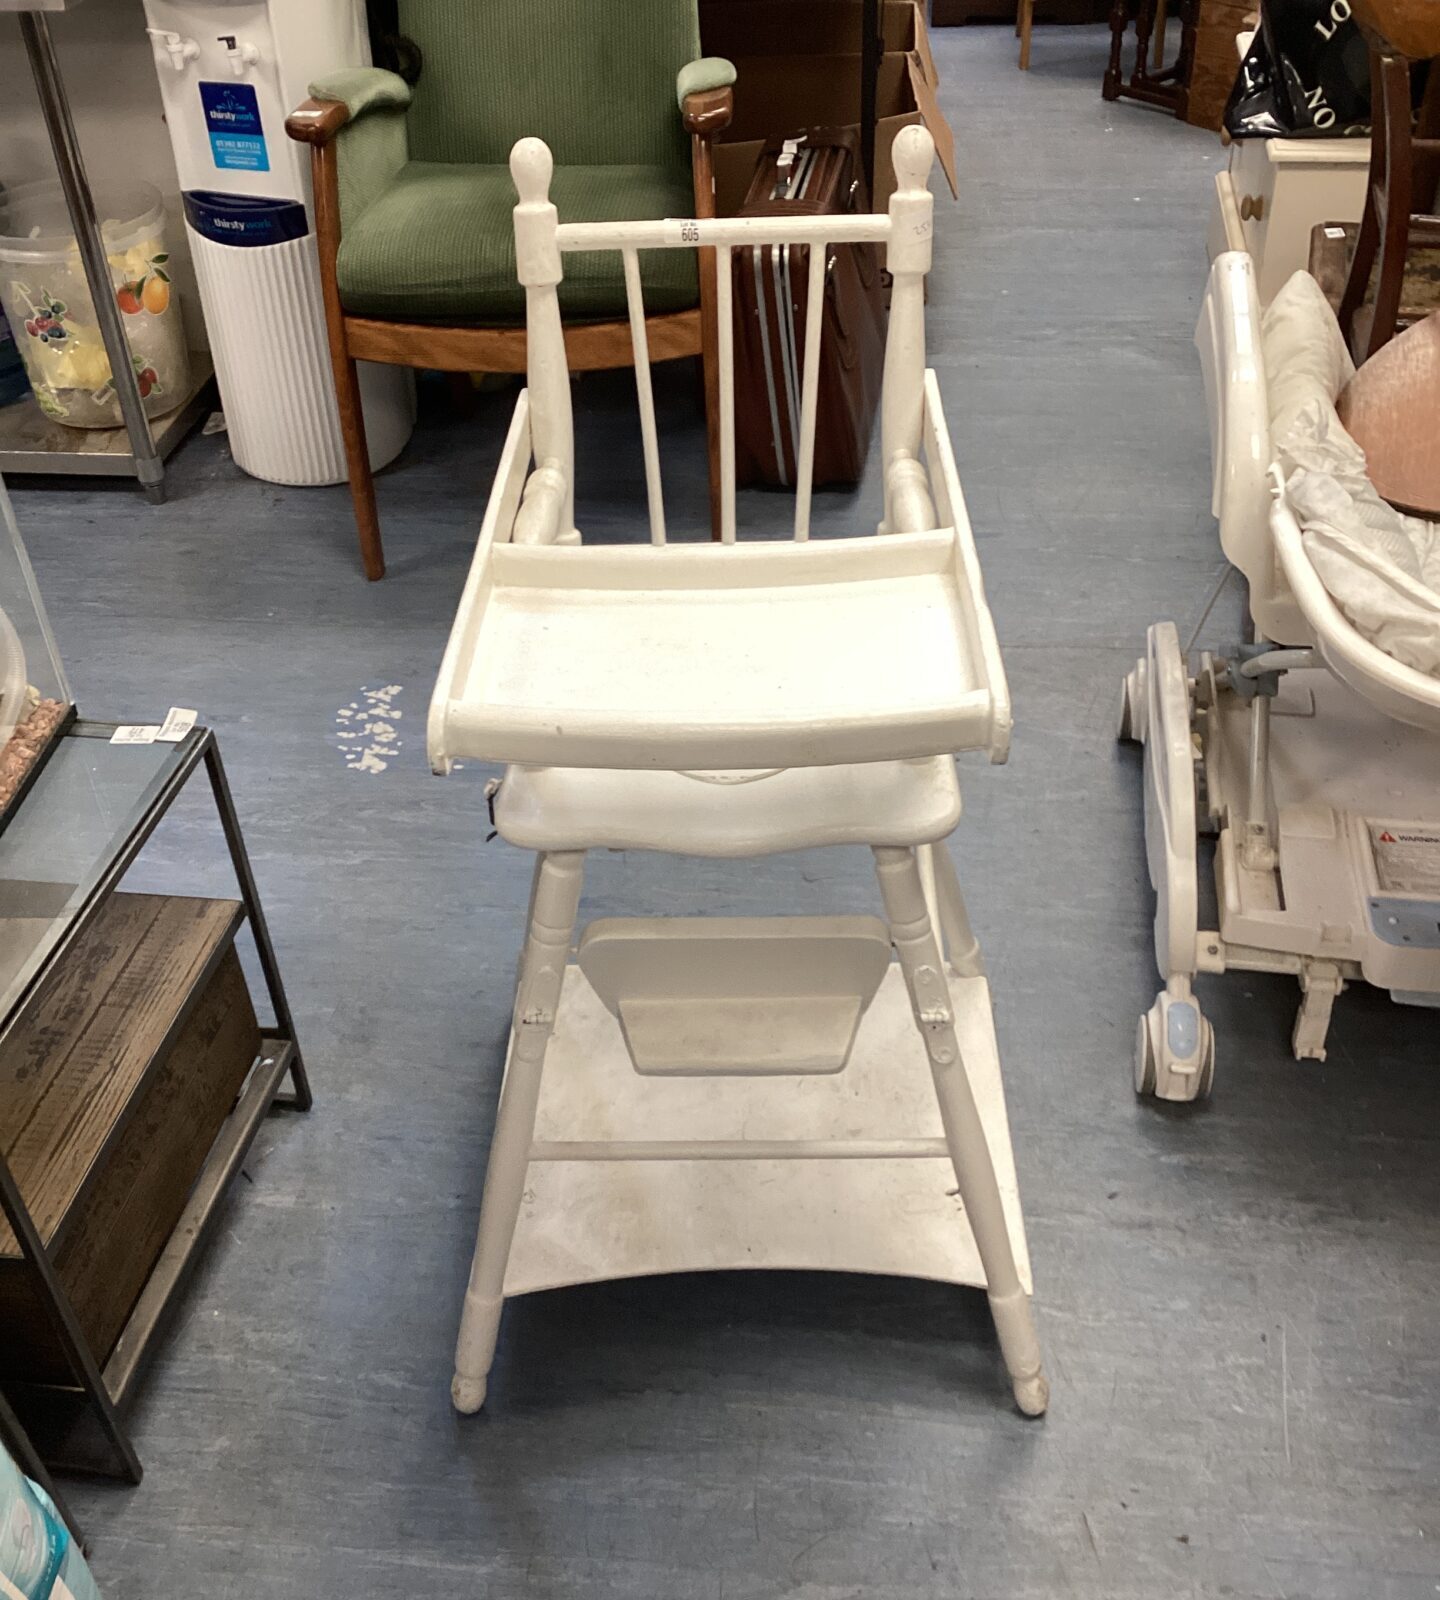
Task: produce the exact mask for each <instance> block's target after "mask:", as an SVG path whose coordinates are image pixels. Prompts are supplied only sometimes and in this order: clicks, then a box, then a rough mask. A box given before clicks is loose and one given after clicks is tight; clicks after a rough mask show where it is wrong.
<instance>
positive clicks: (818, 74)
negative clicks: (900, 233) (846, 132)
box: [715, 0, 959, 216]
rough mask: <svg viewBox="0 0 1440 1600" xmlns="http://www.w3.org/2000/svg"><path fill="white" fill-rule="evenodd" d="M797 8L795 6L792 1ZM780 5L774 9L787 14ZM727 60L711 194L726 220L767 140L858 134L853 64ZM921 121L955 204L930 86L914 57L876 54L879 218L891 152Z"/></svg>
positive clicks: (848, 59)
mask: <svg viewBox="0 0 1440 1600" xmlns="http://www.w3.org/2000/svg"><path fill="white" fill-rule="evenodd" d="M797 3H799V0H797ZM790 9H791V7H790V5H788V4H780V5H777V6H775V7H774V10H776V11H779V12H784V11H788V10H790ZM731 59H732V60H735V68H736V73H737V77H736V82H735V116H734V120H733V121H732V122H731V124H730V127H729V128H728V129H727V130H726V131H725V133H724V135H723V136H722V140H721V142H720V143H719V144H717V145H716V147H715V194H716V203H717V205H718V208H719V211H720V214H721V215H722V216H733V215H734V213H735V212H736V211H737V210H738V209H739V207H740V204H741V202H742V201H743V200H744V198H745V190H746V188H747V187H748V186H749V182H750V175H751V173H752V172H753V171H754V170H755V163H756V161H757V160H758V159H759V157H760V154H761V152H762V151H763V149H764V148H765V144H766V142H767V140H773V139H780V138H783V137H785V136H786V135H788V134H791V133H795V132H797V131H799V130H800V129H802V128H834V127H858V126H859V123H860V57H859V56H858V55H828V56H813V55H804V54H793V55H776V56H746V57H742V58H740V59H738V60H736V59H735V58H734V57H731ZM917 122H921V123H924V125H925V126H926V127H927V128H928V129H929V130H930V133H931V135H932V137H933V138H934V140H935V154H936V156H937V158H938V160H939V165H940V167H941V169H942V170H943V171H944V173H945V178H946V181H947V182H948V183H949V185H950V192H951V194H953V195H956V196H957V197H958V195H959V187H958V185H957V182H956V176H955V136H954V134H953V133H952V132H951V131H950V125H949V123H947V122H946V121H945V118H944V117H943V116H942V115H941V112H940V106H939V102H938V101H937V100H936V98H935V85H934V84H933V83H932V82H931V81H930V79H929V78H928V77H927V76H926V73H925V67H924V63H923V61H922V59H921V56H920V53H919V51H916V50H909V51H903V52H896V53H892V54H888V55H884V56H882V57H881V58H880V71H879V75H878V81H877V83H876V91H875V193H874V195H873V197H872V199H871V204H872V206H873V207H874V208H875V210H877V211H883V210H884V209H885V208H886V206H887V205H888V204H889V202H890V196H891V195H892V194H893V193H894V192H895V168H894V165H893V163H892V161H891V148H892V147H893V145H894V143H895V138H896V135H897V134H898V133H899V132H900V130H901V129H902V128H908V127H910V126H911V125H912V124H913V123H917Z"/></svg>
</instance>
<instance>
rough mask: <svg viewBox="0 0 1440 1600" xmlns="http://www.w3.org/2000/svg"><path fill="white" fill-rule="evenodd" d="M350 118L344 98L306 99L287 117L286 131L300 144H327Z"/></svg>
mask: <svg viewBox="0 0 1440 1600" xmlns="http://www.w3.org/2000/svg"><path fill="white" fill-rule="evenodd" d="M349 120H350V108H349V106H347V105H346V104H345V102H344V101H343V100H305V101H302V102H301V104H300V105H298V106H296V107H295V109H294V110H293V111H292V112H291V113H290V115H289V116H288V117H286V119H285V131H286V133H288V134H289V135H290V137H291V138H292V139H294V140H296V141H298V142H299V143H300V144H308V145H327V144H329V143H330V141H331V140H332V139H333V138H334V137H335V135H336V134H337V133H339V131H340V130H341V128H343V127H344V126H345V124H346V123H347V122H349Z"/></svg>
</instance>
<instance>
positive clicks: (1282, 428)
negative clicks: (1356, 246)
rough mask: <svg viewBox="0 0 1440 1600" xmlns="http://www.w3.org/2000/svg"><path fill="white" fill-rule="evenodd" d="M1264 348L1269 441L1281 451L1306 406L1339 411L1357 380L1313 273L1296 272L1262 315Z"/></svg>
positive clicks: (1337, 326) (1348, 353)
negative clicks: (1346, 392)
mask: <svg viewBox="0 0 1440 1600" xmlns="http://www.w3.org/2000/svg"><path fill="white" fill-rule="evenodd" d="M1260 347H1261V349H1262V351H1263V352H1264V357H1265V386H1266V390H1267V393H1268V396H1269V402H1270V437H1271V438H1272V439H1273V440H1274V441H1275V443H1276V445H1277V446H1278V445H1279V444H1280V441H1281V440H1282V438H1283V437H1284V435H1285V434H1286V433H1287V432H1288V431H1289V429H1290V428H1291V426H1292V425H1293V424H1294V422H1295V419H1296V418H1297V417H1298V416H1299V414H1300V412H1301V411H1303V410H1304V409H1305V407H1306V406H1309V405H1313V404H1318V405H1319V406H1320V407H1321V409H1322V411H1325V410H1329V411H1331V412H1333V411H1334V408H1335V399H1336V396H1338V395H1339V393H1340V391H1341V390H1342V389H1343V388H1344V387H1345V385H1346V384H1347V383H1349V381H1350V379H1351V378H1352V377H1353V376H1354V375H1355V363H1354V362H1353V361H1352V360H1351V359H1350V352H1349V351H1348V350H1347V349H1346V348H1345V341H1344V339H1342V338H1341V336H1340V324H1339V323H1338V322H1336V320H1335V313H1334V312H1333V311H1332V310H1331V309H1330V302H1329V301H1328V300H1327V299H1326V298H1325V292H1324V290H1323V289H1321V287H1320V285H1319V284H1318V283H1316V281H1315V280H1314V278H1312V277H1311V276H1310V274H1309V273H1308V272H1297V273H1296V274H1295V275H1294V276H1293V277H1292V278H1291V279H1290V281H1289V282H1288V283H1287V284H1286V285H1285V286H1284V288H1282V289H1281V291H1280V293H1279V294H1277V295H1276V296H1275V298H1274V299H1273V300H1272V301H1271V302H1270V304H1269V305H1268V306H1267V307H1266V308H1265V310H1264V312H1263V313H1262V314H1261V317H1260ZM1335 420H1336V424H1337V426H1338V423H1339V418H1338V417H1336V419H1335Z"/></svg>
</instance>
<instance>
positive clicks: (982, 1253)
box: [429, 127, 1048, 1415]
mask: <svg viewBox="0 0 1440 1600" xmlns="http://www.w3.org/2000/svg"><path fill="white" fill-rule="evenodd" d="M933 154H934V147H933V145H932V143H931V139H930V136H929V134H928V133H926V132H925V130H924V129H923V128H919V127H913V128H907V129H906V130H904V131H903V132H902V133H901V135H900V137H899V139H898V140H897V142H896V145H895V153H894V161H895V167H896V172H897V176H898V178H899V187H898V189H897V191H896V193H895V195H894V197H893V199H892V200H891V202H890V210H889V215H888V216H827V217H813V218H811V217H807V218H804V219H796V220H776V219H771V218H764V219H754V220H741V219H733V220H728V219H727V220H713V221H701V222H692V221H659V222H634V223H603V224H602V223H567V224H564V225H560V224H558V223H557V220H556V213H555V208H554V207H553V206H552V205H551V204H550V202H549V199H548V198H547V193H548V188H549V181H550V174H551V159H550V152H549V151H548V150H547V149H546V148H545V146H544V145H543V144H542V143H541V142H540V141H539V140H538V139H525V140H522V141H521V142H520V143H519V144H517V145H516V147H515V149H514V151H513V152H512V154H511V160H510V168H511V172H512V174H513V176H514V179H515V186H516V189H517V191H518V193H519V196H520V203H519V205H517V207H516V208H515V236H516V259H517V262H518V267H519V275H520V279H521V281H522V282H523V283H524V285H525V291H526V307H527V310H526V315H527V329H528V334H529V373H528V388H527V390H526V391H525V393H523V394H522V395H521V396H520V399H519V401H518V403H517V405H516V408H515V416H514V420H513V422H512V424H511V427H510V432H509V436H508V438H507V440H506V443H505V449H504V453H503V455H502V456H501V460H500V466H499V469H498V473H497V477H496V482H495V487H494V491H493V493H492V495H491V498H490V503H489V507H488V509H487V511H486V515H485V520H484V524H483V526H482V528H481V532H480V540H479V544H478V547H477V549H476V552H475V559H474V563H473V565H472V567H471V570H470V576H469V579H468V581H467V584H466V587H465V592H464V595H463V598H462V600H461V603H460V610H459V614H458V616H457V618H456V621H455V626H454V629H453V631H452V633H451V636H450V642H449V645H448V648H447V649H446V652H445V659H444V663H443V665H442V667H441V670H440V678H439V681H438V683H437V685H436V689H435V695H434V699H433V701H432V704H431V709H430V726H429V742H430V757H431V762H432V764H433V766H434V767H435V769H436V770H437V771H438V772H442V773H443V772H447V771H449V769H450V767H451V764H452V762H454V761H455V760H457V759H475V760H484V761H500V762H505V763H508V764H509V766H508V770H507V772H506V775H505V779H504V782H503V784H502V785H501V786H500V789H499V793H498V795H497V797H496V801H495V824H496V827H497V828H498V829H499V832H500V833H501V835H502V836H503V837H504V838H505V839H507V840H508V841H509V842H510V843H512V844H515V845H519V846H521V847H522V848H524V849H529V850H534V851H535V852H536V855H537V862H536V869H535V883H534V890H533V893H532V896H531V902H530V915H529V931H528V935H527V939H526V943H525V948H524V951H523V953H522V955H521V960H520V973H519V980H518V987H517V994H516V1001H515V1012H514V1024H513V1028H512V1033H511V1042H510V1052H509V1059H508V1061H507V1064H506V1072H505V1080H504V1086H503V1089H502V1091H501V1096H500V1106H499V1111H498V1114H497V1118H496V1124H495V1133H494V1138H493V1141H492V1144H491V1149H490V1162H489V1167H488V1170H487V1172H486V1176H485V1192H484V1200H483V1202H482V1206H481V1215H480V1227H479V1238H478V1240H477V1243H476V1248H475V1259H474V1265H473V1268H472V1270H471V1275H470V1284H469V1289H468V1292H467V1293H466V1296H465V1308H464V1314H463V1317H462V1320H461V1325H460V1337H459V1344H458V1348H457V1350H456V1357H455V1369H456V1370H455V1381H454V1385H453V1391H452V1392H453V1396H454V1401H455V1404H456V1406H457V1407H458V1408H459V1409H460V1410H461V1411H475V1410H478V1409H479V1407H480V1406H481V1405H482V1404H483V1403H484V1400H485V1391H486V1383H487V1378H488V1374H489V1370H490V1365H491V1362H492V1360H493V1357H494V1354H495V1342H496V1334H497V1330H498V1328H499V1323H500V1313H501V1307H502V1304H503V1301H504V1298H505V1297H506V1296H507V1295H516V1294H523V1293H527V1292H529V1291H533V1290H537V1289H544V1288H553V1287H557V1286H559V1285H561V1284H573V1283H581V1282H588V1281H594V1280H599V1279H607V1278H615V1277H627V1276H636V1275H641V1274H648V1273H660V1272H673V1271H696V1270H713V1269H722V1268H734V1267H778V1268H812V1269H830V1270H850V1271H860V1272H877V1273H897V1274H904V1275H908V1276H916V1277H928V1278H937V1279H942V1280H946V1281H951V1282H958V1283H969V1284H976V1285H983V1286H985V1287H986V1288H987V1289H988V1291H989V1297H990V1304H991V1307H992V1310H993V1312H994V1317H995V1323H996V1328H997V1331H998V1333H999V1338H1000V1345H1001V1349H1002V1351H1003V1354H1004V1357H1005V1364H1006V1366H1007V1368H1008V1370H1009V1373H1010V1379H1011V1382H1012V1384H1013V1387H1014V1392H1015V1398H1016V1400H1017V1401H1018V1403H1019V1405H1020V1408H1021V1409H1022V1410H1023V1411H1025V1412H1027V1413H1029V1414H1031V1415H1038V1414H1040V1413H1041V1412H1043V1411H1044V1409H1045V1405H1046V1400H1047V1394H1048V1389H1047V1384H1046V1380H1045V1377H1044V1374H1043V1372H1042V1370H1041V1363H1040V1348H1039V1345H1038V1343H1037V1341H1036V1337H1035V1330H1034V1326H1033V1323H1032V1320H1031V1315H1030V1303H1029V1299H1028V1290H1029V1264H1028V1260H1027V1257H1026V1251H1025V1240H1024V1231H1023V1224H1022V1222H1021V1219H1020V1209H1019V1199H1018V1196H1017V1193H1016V1186H1015V1173H1014V1162H1013V1157H1012V1153H1011V1149H1010V1138H1009V1130H1008V1127H1007V1124H1006V1118H1005V1104H1004V1096H1003V1091H1002V1088H1001V1082H1000V1069H999V1059H998V1055H997V1051H996V1045H995V1034H994V1026H993V1021H992V1017H991V1009H990V993H989V987H988V985H987V982H986V978H985V975H984V969H983V967H982V965H981V961H980V953H979V947H978V945H977V944H976V941H975V936H974V934H973V933H972V932H971V929H970V924H969V921H968V919H967V916H966V912H965V906H964V902H963V900H962V898H961V895H960V888H959V884H958V882H957V881H956V877H955V871H954V867H953V865H952V863H951V859H950V855H949V853H948V851H947V849H946V847H945V844H944V842H943V841H944V840H945V839H946V837H947V836H948V835H949V834H950V832H951V831H952V830H953V828H954V827H955V825H956V823H957V822H958V820H959V817H960V792H959V787H958V783H957V780H956V773H955V764H954V760H953V755H954V753H955V752H957V751H960V750H972V749H983V750H987V751H988V752H989V754H990V757H991V759H992V760H993V761H1003V760H1004V759H1005V757H1006V754H1007V751H1008V744H1009V734H1010V704H1009V696H1008V691H1007V688H1006V684H1005V675H1004V669H1003V667H1002V665H1001V661H1000V654H999V649H998V646H997V644H996V640H995V632H994V628H993V625H992V623H991V620H990V613H989V610H988V609H987V607H986V604H985V596H984V591H983V588H982V585H981V580H980V569H979V565H978V562H977V560H976V555H975V547H974V541H973V539H972V536H971V532H970V527H969V523H968V520H967V518H966V514H965V505H964V501H963V498H962V496H961V492H960V483H959V479H958V477H957V475H956V471H955V462H954V458H953V456H952V454H951V449H950V442H949V438H948V436H947V434H946V430H945V422H944V418H943V416H942V414H941V408H940V393H939V388H938V386H937V384H936V381H935V376H934V374H933V373H931V372H927V371H926V370H925V355H924V280H925V274H926V272H927V271H928V270H929V266H930V233H931V221H932V201H931V197H930V194H929V191H928V189H927V188H926V181H927V176H928V173H929V169H930V164H931V160H932V158H933ZM860 241H875V242H883V243H884V244H885V245H886V247H887V252H888V255H887V261H888V266H889V269H890V271H891V273H892V274H893V276H894V292H893V298H892V303H891V312H890V334H889V343H888V347H887V350H886V358H885V381H884V399H883V411H882V430H883V451H884V461H885V467H886V470H885V521H884V523H883V524H882V528H881V531H880V533H879V534H878V535H872V536H869V537H863V538H862V537H857V538H852V539H840V540H826V541H824V542H816V543H810V542H808V541H807V535H808V532H809V518H810V487H811V467H812V462H813V452H814V440H815V414H816V391H817V378H818V371H819V339H820V308H821V304H822V301H823V298H824V295H823V290H824V274H825V261H826V255H827V248H826V247H827V246H829V245H837V244H842V243H849V242H860ZM767 244H780V245H805V246H808V247H809V297H808V302H807V304H808V318H807V321H806V325H805V339H804V346H803V372H804V382H803V390H802V406H801V451H800V461H799V472H798V490H797V494H796V501H795V523H794V540H793V541H786V542H778V543H777V542H769V541H762V542H751V543H746V544H737V543H736V542H735V473H734V455H735V452H734V440H735V432H734V382H733V372H734V368H733V356H732V348H731V343H732V325H731V306H730V282H731V260H730V257H731V252H732V251H733V250H735V249H737V248H739V249H748V248H752V247H757V246H762V245H767ZM707 246H713V247H715V250H716V255H717V266H718V282H719V346H720V360H721V413H722V415H721V466H722V509H723V533H722V541H721V542H720V543H718V544H711V543H709V542H705V543H689V544H682V545H676V544H669V543H667V542H666V530H665V520H664V509H663V501H662V495H661V485H660V463H659V453H658V448H657V443H656V433H655V413H654V403H653V400H652V396H651V388H650V369H649V361H648V356H647V350H646V342H645V322H644V316H643V307H642V303H641V297H640V275H639V271H638V267H637V255H636V252H637V251H638V250H641V249H693V248H697V247H707ZM597 249H608V250H619V251H620V252H621V254H622V256H623V258H624V266H625V275H626V282H627V286H628V289H629V295H630V320H631V329H632V335H633V338H634V341H635V371H636V381H637V387H638V391H639V409H640V424H641V432H642V438H643V442H644V451H645V466H646V477H647V489H648V499H649V520H650V533H651V543H650V544H649V545H638V546H615V545H609V546H593V545H583V544H581V543H580V535H579V533H578V532H577V531H576V529H575V523H574V484H573V471H574V440H573V434H572V424H571V413H570V380H569V373H568V371H567V368H566V360H565V346H564V341H563V336H562V333H561V324H560V313H559V308H558V304H557V300H556V286H557V284H559V282H560V280H561V275H562V265H561V263H562V257H563V256H564V254H565V253H566V252H569V251H572V250H597ZM830 844H850V845H855V844H862V845H868V846H870V847H871V848H872V849H873V850H874V854H875V861H876V866H877V870H878V874H879V879H880V890H881V895H882V898H883V902H884V906H885V913H886V918H887V921H886V922H881V921H880V920H878V919H877V918H874V917H853V916H843V917H842V916H833V917H763V918H732V917H705V918H624V919H613V918H612V919H607V920H604V921H601V922H596V923H592V924H591V925H590V926H589V927H588V928H587V929H585V931H584V933H583V935H582V937H581V938H580V940H579V943H578V946H577V945H576V944H575V942H574V941H575V923H576V915H577V910H578V907H579V901H580V886H581V875H582V865H583V862H584V856H585V852H586V851H587V850H596V849H649V850H660V851H668V852H674V853H676V854H683V855H703V856H731V857H746V856H759V855H766V854H770V853H773V852H777V851H784V850H795V849H801V848H806V847H810V846H816V845H830ZM892 945H893V947H894V949H895V951H896V952H897V954H898V957H899V959H898V962H895V963H892V962H891V959H890V951H891V947H892ZM942 946H943V949H942ZM947 953H948V962H947V958H946V956H947ZM927 1058H928V1063H927ZM927 1064H928V1071H927ZM545 1068H548V1069H549V1070H548V1071H547V1072H545V1074H544V1077H543V1082H542V1069H545ZM952 1174H953V1175H952ZM957 1185H958V1187H957Z"/></svg>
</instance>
